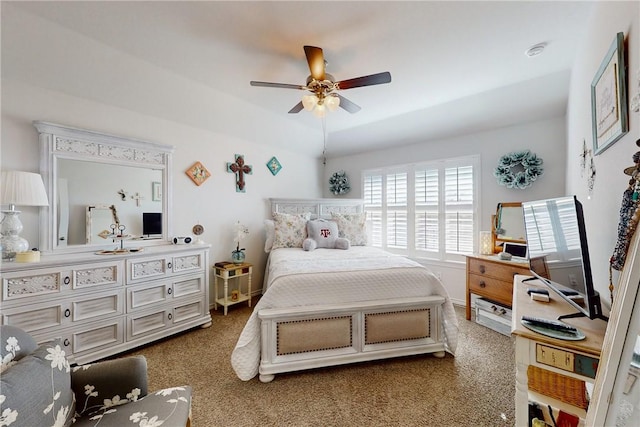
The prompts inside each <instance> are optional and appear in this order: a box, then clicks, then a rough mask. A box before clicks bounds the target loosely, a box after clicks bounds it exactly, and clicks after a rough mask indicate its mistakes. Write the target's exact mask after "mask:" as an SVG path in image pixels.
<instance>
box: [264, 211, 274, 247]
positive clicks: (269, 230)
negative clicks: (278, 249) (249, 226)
mask: <svg viewBox="0 0 640 427" xmlns="http://www.w3.org/2000/svg"><path fill="white" fill-rule="evenodd" d="M275 227H276V224H275V222H273V220H272V219H265V220H264V233H265V236H266V240H265V241H264V251H265V252H266V253H269V252H271V248H272V247H273V239H274V237H275V234H276V228H275Z"/></svg>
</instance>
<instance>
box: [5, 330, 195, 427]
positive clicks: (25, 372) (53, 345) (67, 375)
mask: <svg viewBox="0 0 640 427" xmlns="http://www.w3.org/2000/svg"><path fill="white" fill-rule="evenodd" d="M190 413H191V387H189V386H182V387H172V388H166V389H163V390H160V391H157V392H155V393H151V394H147V360H146V359H145V358H144V357H143V356H136V357H127V358H122V359H114V360H109V361H104V362H98V363H93V364H88V365H83V366H77V367H70V366H69V362H68V361H67V359H66V357H65V352H64V350H62V346H61V345H60V342H58V341H57V340H56V341H51V342H47V343H44V344H42V345H38V344H37V343H36V342H35V340H34V339H33V338H32V337H31V336H30V335H29V334H27V333H26V332H24V331H23V330H21V329H19V328H16V327H14V326H7V325H3V326H0V426H11V427H17V426H19V427H22V426H25V427H33V426H56V427H57V426H71V425H73V426H74V427H75V426H98V425H100V426H118V427H125V426H138V427H156V426H160V425H163V426H170V427H174V426H175V427H178V426H187V427H188V426H190Z"/></svg>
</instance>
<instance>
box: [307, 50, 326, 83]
mask: <svg viewBox="0 0 640 427" xmlns="http://www.w3.org/2000/svg"><path fill="white" fill-rule="evenodd" d="M304 54H305V55H306V56H307V63H308V64H309V71H311V77H313V78H314V79H316V80H324V77H325V76H324V54H323V53H322V49H320V48H319V47H315V46H305V47H304Z"/></svg>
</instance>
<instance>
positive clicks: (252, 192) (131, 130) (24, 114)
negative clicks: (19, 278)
mask: <svg viewBox="0 0 640 427" xmlns="http://www.w3.org/2000/svg"><path fill="white" fill-rule="evenodd" d="M3 77H4V76H3ZM241 119H242V115H239V120H241ZM33 120H44V121H50V122H54V123H59V124H65V125H73V126H76V127H80V128H85V129H90V130H96V131H102V132H105V133H109V134H113V135H120V136H126V137H132V138H137V139H143V140H147V141H153V142H159V143H163V144H169V145H174V146H175V147H176V150H175V153H174V155H173V171H172V172H173V190H174V191H173V209H172V212H171V215H172V218H173V231H174V234H176V235H188V234H190V233H191V228H192V227H193V225H195V224H196V223H200V224H202V225H203V226H204V228H205V233H204V234H203V235H202V238H203V240H205V241H206V242H208V243H211V244H212V245H213V246H212V251H211V253H212V255H211V262H215V261H220V260H228V259H230V256H231V251H232V250H233V249H235V247H234V244H233V236H232V232H233V225H234V224H235V222H236V221H237V220H240V221H241V222H242V223H243V224H245V225H246V226H247V227H248V228H249V231H250V236H249V237H248V239H247V241H246V242H244V244H243V246H244V247H246V248H247V251H246V253H247V261H249V262H252V263H254V264H255V266H256V268H255V269H254V272H255V273H254V289H258V288H260V287H261V283H262V275H263V271H264V264H265V262H266V254H265V253H264V232H263V227H262V221H263V219H264V218H266V217H267V215H268V205H267V199H268V198H270V197H280V198H282V197H297V198H305V197H310V198H317V197H320V196H321V194H322V189H321V186H320V184H319V182H320V176H321V175H322V163H321V161H320V160H319V159H317V158H316V157H315V156H311V155H307V154H301V153H296V152H293V151H290V150H286V149H284V148H274V147H269V146H265V145H264V144H262V143H261V141H260V140H259V139H258V140H247V139H244V138H239V137H232V136H229V135H227V134H224V133H216V132H212V131H209V130H205V129H197V128H194V127H191V126H188V125H184V124H182V123H177V122H173V121H169V120H166V119H161V118H157V117H153V116H151V115H146V114H141V113H138V112H135V111H130V110H126V109H123V108H118V107H114V106H110V105H105V104H101V103H98V102H94V101H91V100H88V99H81V98H77V97H73V96H69V95H65V94H62V93H59V92H55V91H50V90H46V89H41V88H38V87H35V86H31V85H26V84H23V83H20V82H17V81H13V80H8V79H5V78H3V80H2V144H1V154H2V156H1V159H0V160H1V163H0V167H1V168H2V169H3V170H5V169H6V170H11V169H15V170H25V171H31V172H38V168H39V152H40V151H39V149H40V147H39V146H38V135H37V131H36V129H35V128H34V127H33V126H32V124H31V122H32V121H33ZM258 125H259V124H256V126H258ZM286 131H287V129H286V128H284V129H283V131H282V132H281V135H280V137H281V138H283V139H288V140H289V141H291V139H290V135H288V134H287V132H286ZM296 142H298V141H296ZM236 153H237V154H244V155H245V159H246V162H247V164H249V165H252V166H253V174H252V175H249V176H248V177H247V178H246V182H247V187H246V192H245V193H236V190H235V179H234V176H235V175H233V174H230V173H228V172H226V163H227V162H231V161H233V160H234V154H236ZM272 156H276V157H277V158H278V159H279V160H280V162H281V163H282V165H283V168H282V170H281V171H280V173H279V174H278V175H276V176H273V175H272V174H271V172H270V171H269V170H268V169H267V166H266V163H267V161H268V160H269V159H270V158H271V157H272ZM195 161H200V162H202V163H203V164H204V165H205V166H206V167H207V169H208V170H209V171H210V172H211V175H212V176H211V177H210V178H209V179H208V180H207V181H206V182H205V183H203V184H202V185H201V186H196V185H195V184H193V182H192V181H191V180H190V179H189V177H188V176H187V175H186V174H185V170H187V168H188V167H189V166H191V165H192V164H193V163H194V162H195ZM20 208H21V210H22V211H23V214H22V215H21V219H22V222H23V224H24V231H23V233H22V236H23V237H25V238H26V239H27V240H29V242H30V243H31V246H38V243H37V242H38V236H39V226H38V211H37V208H29V207H20Z"/></svg>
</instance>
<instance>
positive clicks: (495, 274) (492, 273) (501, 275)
mask: <svg viewBox="0 0 640 427" xmlns="http://www.w3.org/2000/svg"><path fill="white" fill-rule="evenodd" d="M468 273H470V274H477V275H481V276H487V277H492V278H494V279H498V280H504V281H506V282H509V283H512V282H513V276H515V275H516V274H530V273H529V266H528V265H527V264H523V265H522V266H519V265H512V264H502V263H498V262H491V261H486V260H483V259H477V258H470V259H469V271H468Z"/></svg>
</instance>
